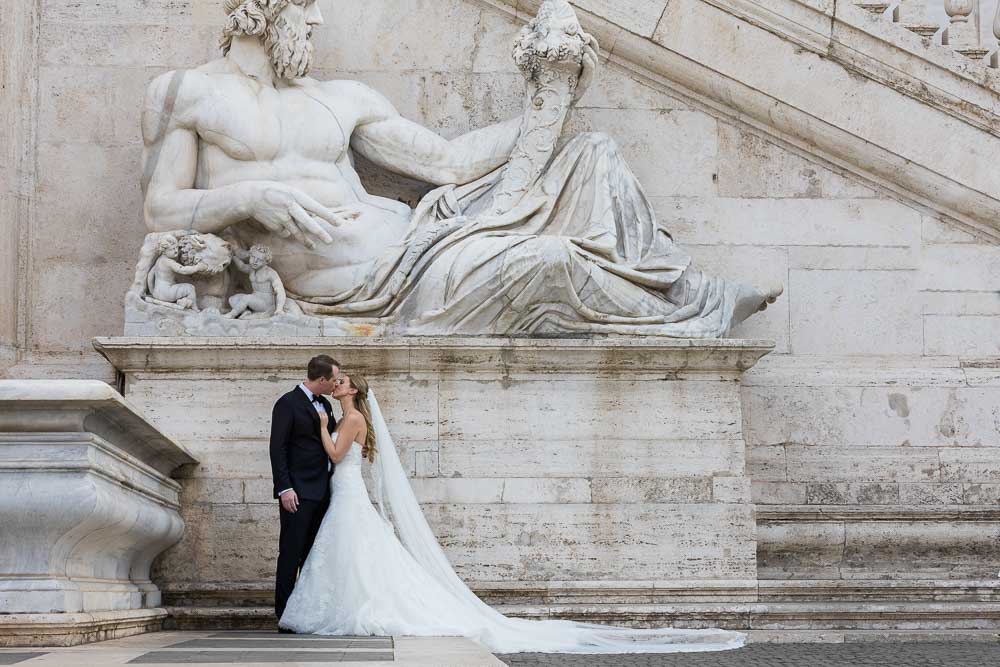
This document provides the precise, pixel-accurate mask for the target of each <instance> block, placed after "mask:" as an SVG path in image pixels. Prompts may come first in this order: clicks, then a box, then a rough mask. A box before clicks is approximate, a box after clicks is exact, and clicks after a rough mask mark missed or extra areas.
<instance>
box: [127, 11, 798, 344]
mask: <svg viewBox="0 0 1000 667" xmlns="http://www.w3.org/2000/svg"><path fill="white" fill-rule="evenodd" d="M224 7H225V11H226V14H227V18H226V22H225V28H224V30H223V36H222V51H223V56H222V57H221V58H219V59H217V60H214V61H212V62H209V63H207V64H205V65H203V66H201V67H198V68H196V69H192V70H178V71H174V72H168V73H166V74H163V75H161V76H159V77H158V78H156V79H155V80H154V81H153V82H152V83H151V84H150V85H149V88H148V90H147V95H146V101H145V107H144V113H143V120H142V131H143V138H144V142H145V151H144V170H143V175H142V182H143V188H144V192H145V219H146V223H147V225H148V227H149V229H150V232H151V233H152V234H154V235H155V234H162V233H173V234H175V235H176V234H179V233H180V232H177V231H176V230H187V231H188V232H190V233H196V234H200V235H206V236H213V237H214V238H218V236H216V235H222V234H226V235H227V238H229V236H228V235H231V236H232V238H233V239H234V242H235V243H238V244H239V245H240V246H242V247H253V246H258V245H266V246H268V247H269V248H270V250H271V254H272V259H271V261H270V269H269V270H273V273H274V280H272V281H271V282H270V287H268V288H267V289H269V290H271V292H272V294H273V295H274V298H275V305H276V307H275V308H274V314H273V317H272V319H271V320H270V321H273V322H275V323H276V324H275V326H276V327H278V326H279V324H278V323H279V321H280V326H281V327H282V329H281V330H282V331H283V332H287V329H288V326H292V327H295V326H301V327H303V328H304V330H305V329H309V330H310V331H312V330H313V329H314V328H315V327H316V326H320V325H317V322H319V323H322V325H321V328H322V329H323V331H325V332H327V333H339V334H356V333H359V332H362V331H363V332H365V333H369V334H370V333H375V334H431V335H449V334H462V335H468V334H474V335H475V334H491V335H550V334H588V333H622V334H648V335H662V336H674V337H693V338H706V337H719V336H724V335H726V334H727V333H728V332H729V331H730V329H731V328H732V327H733V326H735V325H736V324H738V323H739V322H741V321H742V320H744V319H746V318H747V317H749V316H750V315H752V314H753V313H755V312H757V311H759V310H761V309H763V308H766V307H767V304H768V303H769V302H773V301H774V299H775V298H777V296H778V295H779V294H780V293H781V288H780V287H774V288H770V289H763V290H761V289H757V288H754V287H752V286H750V285H748V284H743V283H734V282H730V281H727V280H724V279H721V278H718V277H713V276H709V275H706V274H704V273H702V272H701V271H698V270H697V269H695V268H693V267H692V266H691V260H690V257H689V256H688V255H687V254H686V253H685V252H683V250H681V249H680V248H678V247H677V246H676V245H675V244H674V242H673V239H672V238H671V236H670V233H669V232H668V230H667V229H665V228H664V227H663V226H662V225H661V224H660V223H659V222H658V221H657V220H656V218H655V216H654V214H653V211H652V209H651V207H650V205H649V203H648V201H647V200H646V197H645V195H644V194H643V191H642V187H641V185H640V184H639V182H638V181H637V179H636V178H635V175H634V174H633V173H632V171H631V170H630V169H629V167H628V165H627V164H626V163H625V161H624V159H623V158H622V155H621V153H620V152H619V151H618V149H617V147H616V146H615V144H614V142H613V141H612V140H611V139H610V138H609V137H607V136H605V135H603V134H581V135H578V136H575V137H573V138H571V139H569V141H567V142H566V143H565V145H563V146H562V147H561V148H558V149H557V146H558V145H559V144H558V140H559V138H560V135H561V133H562V130H563V125H564V121H565V118H566V114H567V113H568V111H569V110H570V108H571V106H572V104H573V102H574V100H576V99H578V98H579V97H580V96H581V95H582V94H583V92H584V91H585V90H586V88H587V86H588V85H589V83H590V81H591V80H592V78H593V76H594V73H595V71H596V69H597V67H598V56H597V53H598V47H597V43H596V41H595V40H594V38H593V37H591V36H589V35H587V34H586V33H584V32H583V30H582V29H581V27H580V24H579V22H578V21H577V18H576V15H575V14H574V12H573V10H572V8H571V7H570V6H569V4H568V3H567V2H565V0H547V1H546V2H544V3H543V4H542V7H541V9H540V10H539V14H538V16H537V17H536V18H535V19H534V20H533V21H532V22H531V23H530V24H529V25H528V26H527V27H525V28H524V29H523V30H522V31H521V32H520V34H519V35H518V36H517V38H516V40H515V48H514V58H515V61H516V63H517V65H518V67H519V69H520V70H521V71H522V73H523V74H524V76H525V80H526V86H527V88H526V93H527V95H526V100H527V104H526V110H525V112H524V114H523V115H522V116H521V117H519V118H515V119H512V120H509V121H506V122H503V123H499V124H496V125H492V126H489V127H485V128H482V129H479V130H474V131H472V132H469V133H467V134H465V135H462V136H459V137H457V138H455V139H452V140H446V139H444V138H442V137H440V136H438V135H437V134H435V133H433V132H431V131H430V130H428V129H426V128H424V127H422V126H420V125H418V124H416V123H413V122H411V121H409V120H406V119H404V118H402V117H401V116H400V115H399V113H398V112H397V111H396V109H395V108H394V107H393V106H392V104H391V103H390V102H389V101H388V100H387V99H386V98H384V97H383V96H382V95H380V94H379V93H377V92H376V91H374V90H372V89H371V88H369V87H367V86H365V85H364V84H361V83H358V82H355V81H343V80H334V81H317V80H315V79H312V78H310V77H308V72H309V68H310V64H311V60H312V54H313V47H312V43H311V41H310V38H311V35H312V31H313V29H314V28H316V27H318V26H319V25H321V24H322V23H323V19H322V16H321V13H320V9H319V7H318V5H317V4H316V2H314V0H295V1H294V2H293V1H291V0H225V4H224ZM352 152H354V153H358V154H360V155H363V156H365V157H366V158H368V159H369V160H371V161H372V162H374V163H375V164H376V165H378V166H380V167H382V168H385V169H388V170H390V171H393V172H395V173H398V174H402V175H404V176H408V177H411V178H416V179H419V180H422V181H425V182H427V183H430V184H433V185H435V186H437V187H436V189H434V190H432V191H431V192H430V193H428V194H427V195H426V196H425V197H424V198H423V199H422V200H421V201H420V203H419V204H418V205H417V207H416V209H415V210H411V209H410V208H409V207H408V206H406V205H405V204H402V203H400V202H398V201H395V200H392V199H386V198H382V197H377V196H374V195H371V194H369V193H368V192H367V191H366V190H365V189H364V186H363V185H362V183H361V180H360V178H359V177H358V175H357V173H356V172H355V170H354V163H353V158H352ZM233 263H234V264H235V262H233ZM236 266H237V267H238V266H239V264H236ZM234 270H235V268H234V269H229V270H228V271H227V273H232V272H233V271H234ZM232 277H233V276H229V277H228V278H227V279H226V280H224V281H221V282H219V281H217V282H216V283H215V284H214V286H213V287H212V289H211V290H210V291H211V295H212V296H213V303H216V304H217V306H213V307H210V308H208V309H207V312H205V313H203V314H201V315H199V316H198V317H194V316H192V315H191V314H190V313H188V314H187V315H184V314H183V313H181V314H178V313H176V312H171V309H165V310H160V306H159V304H157V303H156V302H155V301H152V300H150V299H148V298H147V297H145V296H143V295H141V294H139V295H136V294H133V295H131V298H130V300H129V302H128V303H129V306H128V307H129V309H130V310H131V311H132V312H130V313H128V318H127V320H128V321H129V322H139V321H143V319H144V318H147V319H150V318H154V317H158V318H164V317H167V318H171V317H172V318H175V319H176V318H183V321H184V325H183V327H181V329H182V330H183V332H185V333H195V334H197V333H205V331H207V330H211V329H212V327H214V326H216V325H217V323H216V321H215V319H213V318H216V319H217V318H219V317H220V313H221V311H222V310H223V308H224V305H225V304H226V303H227V302H229V303H231V304H232V306H233V312H236V311H237V310H239V309H240V308H243V309H244V310H246V309H247V308H249V309H250V310H252V311H254V315H255V316H256V315H257V314H259V313H262V312H263V313H265V314H270V313H271V309H270V306H268V307H266V308H264V309H263V311H261V310H258V309H257V308H256V307H253V306H248V307H246V304H247V303H248V302H249V301H248V300H246V299H232V300H231V299H230V297H232V296H233V294H232V291H233V289H234V287H233V286H234V285H235V281H234V280H232ZM275 281H276V282H275ZM222 283H225V284H224V285H223V284H222ZM276 284H280V285H282V289H283V290H284V291H286V292H287V297H288V298H287V302H286V307H285V308H284V311H285V312H284V314H282V310H283V309H282V308H279V307H277V304H278V302H279V301H280V297H278V289H277V287H275V285H276ZM258 287H259V289H258ZM265 291H266V290H265V289H264V287H263V286H258V285H257V284H256V283H255V284H254V296H260V297H261V298H263V296H264V292H265ZM240 314H242V313H237V315H235V316H233V317H238V316H239V315H240ZM198 318H201V319H198ZM242 321H243V320H238V321H234V322H233V324H238V323H239V322H242ZM276 330H277V329H276ZM226 333H232V330H231V329H227V330H226Z"/></svg>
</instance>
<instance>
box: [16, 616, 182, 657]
mask: <svg viewBox="0 0 1000 667" xmlns="http://www.w3.org/2000/svg"><path fill="white" fill-rule="evenodd" d="M166 618H167V611H166V610H165V609H133V610H129V611H104V612H92V613H79V614H0V647H3V648H16V647H25V646H78V645H80V644H88V643H91V642H99V641H107V640H109V639H122V638H124V637H131V636H133V635H138V634H143V633H146V632H157V631H159V630H162V629H163V622H164V620H166Z"/></svg>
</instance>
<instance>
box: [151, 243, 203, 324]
mask: <svg viewBox="0 0 1000 667" xmlns="http://www.w3.org/2000/svg"><path fill="white" fill-rule="evenodd" d="M157 251H158V252H159V257H157V259H156V263H155V264H154V265H153V269H152V270H151V271H150V272H149V274H148V275H147V276H146V286H147V287H148V288H149V294H150V296H152V298H153V300H154V301H158V302H159V303H161V304H164V305H168V306H174V307H177V308H180V309H182V310H186V309H188V308H190V309H191V310H193V311H195V312H198V294H197V292H196V291H195V288H194V285H192V284H190V283H177V282H176V277H177V276H179V275H180V276H191V275H194V274H196V273H198V272H200V271H202V270H203V269H204V268H205V267H204V266H203V265H201V264H196V265H194V266H184V265H183V264H181V263H180V262H178V261H177V258H178V257H179V256H180V244H179V243H178V242H177V239H176V238H174V237H173V236H164V237H163V238H161V239H160V240H159V242H158V243H157Z"/></svg>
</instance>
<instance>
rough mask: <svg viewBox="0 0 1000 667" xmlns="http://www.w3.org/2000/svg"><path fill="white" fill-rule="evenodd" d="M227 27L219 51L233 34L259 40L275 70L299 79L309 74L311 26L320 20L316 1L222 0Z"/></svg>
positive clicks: (227, 48)
mask: <svg viewBox="0 0 1000 667" xmlns="http://www.w3.org/2000/svg"><path fill="white" fill-rule="evenodd" d="M225 9H226V13H227V14H228V15H229V16H228V18H227V19H226V27H225V28H224V29H223V31H222V40H221V46H222V52H223V53H229V47H230V46H231V45H232V42H233V37H236V36H237V35H247V36H251V37H257V38H258V39H260V40H261V41H262V43H263V45H264V48H265V49H266V50H267V53H268V55H269V56H270V57H271V66H272V67H273V68H274V73H275V75H277V76H278V77H280V78H282V79H286V80H288V79H298V78H301V77H303V76H305V75H306V74H308V73H309V67H310V66H311V65H312V54H313V45H312V42H311V41H310V38H311V37H312V29H313V26H315V25H319V24H321V23H322V22H323V17H322V15H321V14H320V11H319V7H318V6H317V5H316V0H225Z"/></svg>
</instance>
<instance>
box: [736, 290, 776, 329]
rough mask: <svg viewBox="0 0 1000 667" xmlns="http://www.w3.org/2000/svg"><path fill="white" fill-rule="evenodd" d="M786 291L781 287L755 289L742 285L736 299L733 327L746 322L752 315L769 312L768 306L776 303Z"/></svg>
mask: <svg viewBox="0 0 1000 667" xmlns="http://www.w3.org/2000/svg"><path fill="white" fill-rule="evenodd" d="M784 291H785V288H784V287H782V286H781V285H771V286H767V287H763V288H760V287H754V286H752V285H748V284H746V283H744V284H742V285H740V292H739V294H738V295H737V297H736V305H735V307H734V308H733V326H735V325H737V324H739V323H740V322H742V321H744V320H746V319H747V318H749V317H751V316H752V315H754V314H756V313H759V312H762V311H764V310H767V306H768V304H771V303H774V302H775V301H777V300H778V297H779V296H781V294H782V293H783V292H784Z"/></svg>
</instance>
